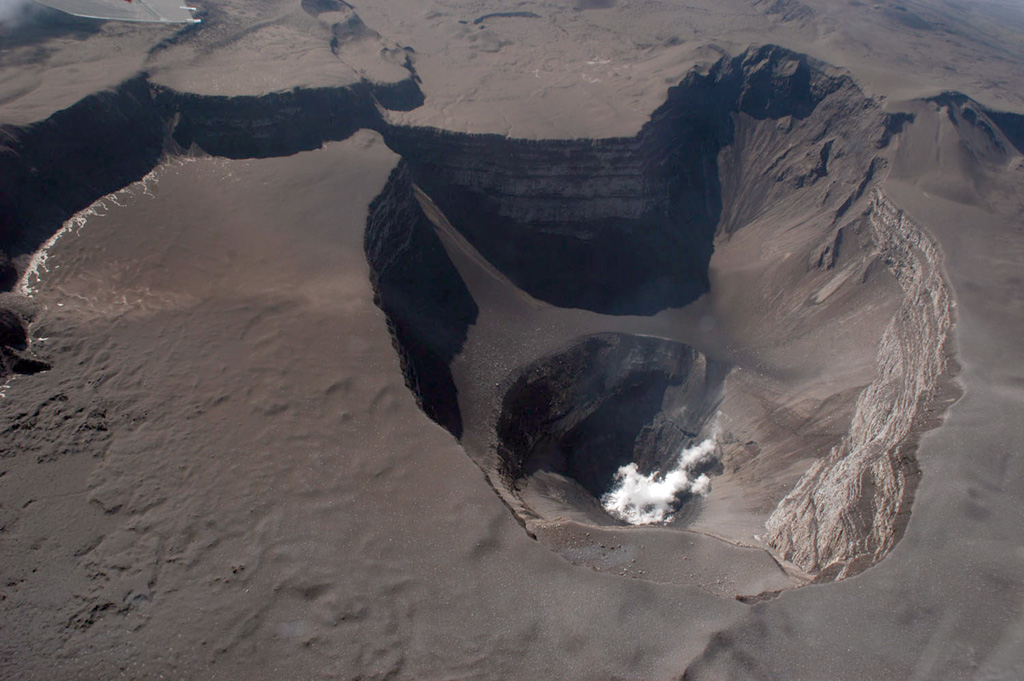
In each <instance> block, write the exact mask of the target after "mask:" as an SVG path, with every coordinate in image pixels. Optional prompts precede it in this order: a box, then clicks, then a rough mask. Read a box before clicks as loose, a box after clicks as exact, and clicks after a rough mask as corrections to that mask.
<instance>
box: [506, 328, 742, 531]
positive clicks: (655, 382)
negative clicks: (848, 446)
mask: <svg viewBox="0 0 1024 681" xmlns="http://www.w3.org/2000/svg"><path fill="white" fill-rule="evenodd" d="M726 371H727V367H725V366H723V365H720V364H718V363H716V362H714V361H709V360H708V359H707V358H706V357H705V356H704V355H702V354H701V353H699V352H698V351H696V350H694V349H693V348H691V347H688V346H686V345H683V344H681V343H674V342H671V341H666V340H661V339H657V338H648V337H640V336H629V335H624V334H601V335H597V336H590V337H587V338H584V339H581V340H580V341H579V342H578V343H576V344H574V345H573V346H572V347H570V348H568V349H566V350H564V351H562V352H559V353H556V354H555V355H552V356H550V357H546V358H544V359H541V360H539V361H538V362H536V363H534V364H533V365H531V366H528V367H525V368H523V369H522V370H520V371H517V372H516V373H515V375H514V376H512V377H510V379H509V381H508V385H507V388H506V390H505V396H504V399H503V401H502V410H501V415H500V416H499V418H498V422H497V427H496V431H497V437H498V446H497V451H498V454H499V456H500V460H501V466H502V471H501V480H502V481H503V484H504V485H505V486H506V489H507V491H508V492H509V494H510V495H512V496H513V497H518V498H519V500H520V502H523V500H522V497H521V496H520V495H519V494H518V492H519V491H520V489H521V488H522V486H523V485H524V484H525V483H527V482H528V481H529V478H531V477H532V476H534V475H536V474H538V473H554V474H557V475H558V476H561V477H562V478H564V479H566V480H570V481H572V482H573V483H575V484H574V485H572V488H573V489H575V490H576V493H575V494H569V495H560V500H561V503H564V504H567V505H569V506H577V507H581V508H582V509H583V510H587V508H593V507H595V506H596V505H595V504H594V503H593V502H594V501H595V500H600V499H601V498H602V496H603V495H604V494H606V493H607V492H609V491H610V490H611V489H612V487H613V483H614V481H615V475H616V473H617V471H618V470H619V468H620V467H622V466H626V465H628V464H630V463H635V464H636V465H637V467H638V470H639V472H640V473H641V474H643V475H650V474H653V473H658V472H662V471H665V470H667V469H670V468H672V467H673V465H675V463H676V460H677V459H678V456H679V454H680V452H681V451H682V450H683V449H684V447H686V446H689V445H692V444H693V443H694V442H695V441H696V440H697V439H698V438H700V437H701V436H702V435H704V434H706V431H707V430H708V428H709V420H710V419H711V417H712V416H713V414H714V410H715V405H716V402H717V399H718V397H719V393H720V390H721V385H722V379H723V378H724V376H725V373H726ZM577 486H578V487H577ZM523 504H524V508H522V509H521V511H520V512H521V513H522V514H524V515H526V516H527V517H529V516H531V515H534V516H539V515H541V514H540V513H537V512H535V511H534V510H533V509H530V508H529V506H528V502H523Z"/></svg>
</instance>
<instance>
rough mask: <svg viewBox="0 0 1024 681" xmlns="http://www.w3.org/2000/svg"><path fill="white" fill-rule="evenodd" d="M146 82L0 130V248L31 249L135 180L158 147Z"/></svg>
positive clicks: (158, 124)
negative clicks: (74, 216) (91, 205)
mask: <svg viewBox="0 0 1024 681" xmlns="http://www.w3.org/2000/svg"><path fill="white" fill-rule="evenodd" d="M163 130H164V126H163V119H162V116H161V115H160V112H159V111H158V110H157V108H156V107H155V106H154V104H153V100H152V97H151V96H150V90H149V86H148V84H147V83H146V82H145V80H143V79H142V78H136V79H133V80H130V81H128V82H126V83H124V84H123V85H121V86H120V87H118V88H117V89H116V90H114V91H110V92H102V93H99V94H96V95H92V96H90V97H87V98H85V99H83V100H82V101H80V102H78V103H77V104H75V105H74V106H72V107H70V108H68V109H64V110H63V111H59V112H57V113H56V114H54V115H53V116H51V117H50V118H48V119H46V120H45V121H42V122H40V123H36V124H33V125H30V126H27V127H24V128H13V127H5V128H4V129H3V130H2V131H0V134H2V140H0V159H2V161H0V246H2V247H4V248H5V249H6V250H7V251H8V252H9V253H10V254H12V255H18V254H20V253H24V252H29V251H33V250H35V249H36V248H37V247H38V246H39V244H41V243H42V242H43V241H45V240H46V239H47V238H48V237H49V236H50V235H51V234H53V232H55V231H56V230H57V229H59V228H60V225H61V224H62V223H63V222H64V221H65V220H67V219H68V218H69V217H70V216H72V215H74V214H75V213H76V212H78V211H79V210H82V209H83V208H85V207H87V206H88V205H89V204H91V203H92V202H93V201H95V200H96V199H98V198H99V197H101V196H104V195H105V194H109V193H110V192H113V191H116V190H118V189H120V188H122V187H124V186H125V185H128V184H131V183H132V182H134V181H135V180H138V179H139V178H141V177H142V176H143V175H145V174H146V173H147V172H149V171H150V170H151V169H152V168H153V166H155V165H156V163H157V161H158V160H159V158H160V154H161V153H162V151H163Z"/></svg>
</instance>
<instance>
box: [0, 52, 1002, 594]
mask: <svg viewBox="0 0 1024 681" xmlns="http://www.w3.org/2000/svg"><path fill="white" fill-rule="evenodd" d="M422 101H423V100H422V93H420V91H419V89H418V86H417V84H416V81H415V78H414V77H410V79H408V80H406V81H402V82H401V83H399V84H393V85H388V86H377V85H374V84H372V83H369V82H362V83H358V84H356V85H353V86H351V87H349V88H344V89H338V90H331V89H322V90H295V91H292V92H284V93H277V94H273V95H266V96H253V97H235V98H231V97H209V96H201V95H189V94H183V93H178V92H175V91H173V90H171V89H169V88H166V87H161V86H157V85H153V84H150V83H148V82H146V80H145V79H144V78H138V79H135V80H133V81H130V82H128V83H125V84H124V85H123V86H122V87H120V88H119V89H117V90H116V91H113V92H109V93H104V94H101V95H96V96H94V97H91V98H89V99H87V100H85V101H83V102H82V103H80V104H79V105H76V106H75V107H72V108H71V109H68V110H65V111H63V112H60V113H59V114H57V115H55V116H54V117H52V118H51V119H50V120H47V121H45V122H43V123H41V124H38V125H35V126H29V127H27V128H9V129H6V130H5V142H4V145H5V146H4V154H5V158H7V159H8V160H10V163H5V164H4V165H3V176H2V177H0V182H2V184H3V186H4V188H5V192H4V197H5V205H4V209H5V210H4V223H3V224H2V225H0V228H2V229H3V241H4V243H5V244H6V245H7V250H8V251H9V252H10V253H11V254H12V255H13V256H15V257H16V258H17V257H18V256H21V258H22V259H24V258H25V257H26V256H27V254H29V253H31V252H33V251H34V250H35V249H37V248H38V247H39V245H40V244H41V243H42V242H43V241H44V240H45V239H46V238H48V237H49V235H51V234H53V233H54V232H55V231H56V230H57V229H58V228H59V227H60V225H61V224H62V223H63V222H64V221H66V220H68V219H69V218H70V217H71V216H72V215H73V214H74V213H76V212H77V211H79V210H81V209H83V208H84V207H86V206H88V205H89V203H91V202H92V201H94V200H96V199H97V198H99V197H101V196H103V195H104V194H106V193H108V192H110V191H112V190H113V189H116V188H118V187H121V186H124V185H125V184H127V183H128V182H130V181H133V180H136V179H138V178H139V177H141V176H142V175H144V174H145V173H146V172H148V171H149V170H150V169H151V168H152V167H153V166H154V165H155V164H156V163H157V161H158V160H159V158H160V157H161V155H162V154H168V153H170V154H185V153H192V154H200V153H205V154H212V155H220V156H225V157H228V158H263V157H273V156H284V155H289V154H294V153H297V152H299V151H302V150H308V149H315V148H317V147H319V146H320V145H321V144H322V143H324V142H325V141H328V140H337V139H344V138H346V137H348V136H350V135H351V134H352V133H353V132H354V131H355V130H357V129H361V128H362V129H370V130H373V131H376V132H377V133H378V134H380V135H381V136H382V137H383V139H384V141H385V143H386V144H387V145H388V146H389V147H390V148H391V149H392V150H393V151H395V152H396V153H397V154H398V155H399V156H400V157H401V159H402V160H401V161H400V162H399V164H398V166H397V167H396V168H395V169H394V171H393V172H392V174H391V177H390V179H389V181H388V182H387V184H386V186H385V187H384V189H383V191H382V192H381V193H380V195H379V196H378V197H377V198H376V200H375V201H374V202H373V204H372V205H371V206H370V212H369V217H368V219H367V224H366V232H365V252H366V258H367V262H368V263H369V268H370V278H371V281H372V284H373V288H374V291H375V296H376V298H375V300H376V302H377V304H378V305H379V307H380V308H381V309H382V310H383V311H384V313H385V315H386V317H387V320H388V325H389V329H390V331H391V334H392V338H393V342H394V347H395V350H396V352H397V353H398V354H399V356H400V359H401V363H402V368H403V371H404V374H405V378H406V383H407V385H408V387H409V389H410V390H411V391H412V392H413V393H414V394H415V396H416V398H417V400H418V402H419V404H420V406H421V407H422V409H423V411H424V412H425V413H426V414H427V415H428V416H429V417H430V418H432V419H433V420H434V421H436V422H437V423H438V424H440V425H441V426H443V427H444V428H445V429H447V430H448V431H449V432H450V433H451V434H452V436H454V437H455V438H457V439H459V440H460V441H461V442H462V444H463V446H464V448H465V450H466V452H467V454H468V455H469V456H470V457H471V458H472V459H473V460H474V461H475V462H476V463H477V464H478V465H479V466H480V468H481V470H482V471H483V472H484V474H485V475H486V476H487V478H488V480H489V481H490V483H491V485H492V487H493V488H494V490H495V492H496V493H497V494H498V495H499V496H500V497H501V498H502V500H503V501H504V502H505V503H506V505H507V506H508V507H509V509H510V511H511V512H512V513H514V514H515V515H516V517H517V518H518V519H519V521H520V522H521V524H522V525H523V526H524V528H525V529H526V531H527V532H529V533H530V534H531V535H532V536H534V537H536V538H538V539H539V540H541V541H542V542H544V543H545V544H546V545H547V546H549V547H550V548H551V549H552V550H554V551H556V552H558V553H559V554H561V555H563V556H564V557H566V558H567V559H569V560H572V561H574V562H579V563H581V564H587V565H590V566H591V567H594V565H595V564H596V563H595V562H594V561H595V560H597V558H594V557H593V556H590V557H589V558H588V557H585V556H584V557H582V558H581V556H583V554H582V553H581V552H580V551H579V541H581V537H590V536H591V533H593V532H598V531H599V530H598V528H603V530H601V531H612V532H620V531H638V532H640V531H643V532H648V533H653V534H651V535H650V537H651V539H650V541H652V542H657V541H674V539H671V538H670V539H666V537H669V536H670V535H678V533H689V534H686V535H685V536H693V537H699V538H700V541H701V542H704V543H703V544H702V546H705V547H707V546H712V545H713V547H714V548H707V549H706V550H708V551H712V550H713V551H718V552H725V553H724V554H723V555H727V554H729V552H745V553H744V555H746V553H748V552H750V551H759V552H767V553H768V554H770V556H772V560H771V561H767V562H765V563H764V566H765V567H764V570H768V571H771V570H775V571H779V572H780V574H781V573H784V574H785V575H786V579H787V580H789V581H785V580H783V581H780V582H778V583H780V584H784V585H788V586H796V585H798V584H801V583H805V582H807V581H809V580H813V579H826V580H827V579H835V578H842V577H846V576H849V575H852V574H855V573H856V572H857V571H859V570H862V569H864V568H866V567H868V566H870V565H872V564H874V563H876V562H877V561H878V560H881V559H882V558H883V557H884V556H885V555H886V553H887V552H888V551H889V550H890V549H891V548H892V546H893V545H894V543H895V542H896V541H897V540H898V538H899V536H900V533H901V531H902V528H903V526H905V523H906V519H907V517H908V514H909V509H910V505H911V502H912V497H913V490H914V486H915V482H916V479H917V477H918V476H919V475H920V473H919V469H918V468H917V465H916V463H915V458H914V451H915V438H916V437H917V435H918V434H919V433H920V432H921V430H922V429H923V428H926V427H929V426H932V425H935V424H936V423H937V422H938V418H939V416H940V415H941V413H942V410H943V409H944V408H945V407H946V406H948V404H950V403H951V401H952V400H954V399H955V398H956V395H957V393H956V389H955V384H954V383H953V382H952V379H951V377H952V376H953V374H954V373H955V368H956V366H955V362H954V361H953V360H952V348H951V342H950V330H951V328H952V327H953V324H954V310H953V303H952V299H951V297H950V294H949V291H948V286H947V284H946V282H945V279H944V276H943V274H942V256H941V253H940V251H939V250H938V248H937V247H936V246H935V244H934V243H933V242H932V241H931V239H930V238H929V237H928V235H927V234H926V233H925V232H924V231H923V230H922V229H921V228H920V227H919V226H918V225H917V224H915V223H914V222H913V220H911V219H910V218H909V217H908V216H906V215H905V214H904V213H903V212H902V211H901V210H900V209H899V207H897V206H895V205H894V204H893V203H892V202H891V201H890V200H889V199H888V198H887V197H886V196H885V194H884V193H883V192H882V190H881V180H882V179H883V178H884V175H885V173H886V172H887V169H888V168H889V165H890V163H891V160H892V157H893V154H894V147H895V145H894V144H893V140H894V139H896V138H897V137H898V136H899V134H900V131H901V128H902V126H903V125H904V124H906V123H907V121H908V120H910V117H909V116H907V115H904V114H899V113H896V114H890V113H887V112H885V111H884V110H883V109H882V108H881V106H880V105H879V103H878V102H876V101H874V100H872V99H871V98H869V97H868V96H866V95H865V94H864V93H863V92H862V91H861V90H860V89H859V88H858V87H857V85H856V84H855V83H854V82H853V81H852V80H851V79H850V78H849V77H848V76H846V75H844V74H842V73H839V72H837V71H836V70H834V69H831V68H830V67H828V66H827V65H825V64H823V63H820V62H816V61H814V60H812V59H810V58H808V57H805V56H803V55H800V54H796V53H793V52H789V51H787V50H784V49H781V48H778V47H773V46H765V47H760V48H755V49H751V50H749V51H747V52H745V53H743V54H741V55H739V56H735V57H731V56H725V57H723V58H722V59H720V60H719V61H717V62H716V63H714V64H713V65H711V66H710V67H708V68H705V69H702V70H698V71H694V72H692V73H691V74H690V75H689V76H687V77H686V78H685V79H684V80H683V81H682V82H681V83H680V84H679V85H677V86H675V87H672V88H670V89H669V91H668V95H667V99H666V102H665V104H664V105H663V106H662V107H660V108H659V109H658V110H657V111H655V112H654V113H653V115H652V116H651V118H650V121H649V122H648V123H647V124H646V125H645V126H644V127H643V128H642V130H641V131H640V132H639V133H638V134H637V135H636V136H633V137H624V138H607V139H571V140H521V139H509V138H505V137H502V136H498V135H474V134H461V133H455V132H449V131H442V130H436V129H426V128H415V127H409V126H400V125H394V124H391V123H389V122H388V121H387V116H386V109H388V108H390V109H395V110H407V109H410V108H415V107H416V106H418V105H419V104H420V103H422ZM949 106H950V107H954V108H955V107H960V108H963V107H969V106H970V104H969V103H968V102H966V100H964V101H954V102H951V103H949ZM979 111H980V110H979V109H978V108H977V107H974V108H972V109H971V112H972V117H973V118H971V120H966V119H965V122H964V125H975V126H977V125H981V124H984V125H986V126H988V125H991V126H992V127H993V128H997V127H998V126H996V125H995V124H994V123H992V122H991V120H990V119H988V117H987V114H986V113H985V112H983V111H980V112H979ZM986 120H988V122H985V121H986ZM97 121H103V122H104V125H96V122H97ZM113 128H116V129H117V131H118V134H117V135H110V134H107V133H108V132H109V131H110V129H113ZM83 130H84V131H87V133H86V134H84V135H83V134H81V133H80V132H75V131H83ZM115 138H116V139H118V140H120V142H119V143H118V144H117V145H115V146H113V147H112V146H111V145H110V143H109V140H110V139H115ZM72 139H73V143H72V141H71V140H72ZM57 148H63V149H65V152H63V153H61V154H59V155H58V154H57V153H56V152H55V149H57ZM98 150H102V153H100V151H98ZM58 156H59V157H60V158H58ZM8 189H9V190H10V191H6V190H8ZM15 335H17V334H15ZM19 352H21V350H20V349H19ZM708 441H710V442H711V443H712V444H713V452H712V453H711V455H709V456H706V457H703V458H701V459H700V460H699V461H696V463H694V465H693V466H691V469H690V470H689V471H688V473H687V475H688V476H690V477H688V478H686V480H687V481H688V482H689V483H693V482H694V481H695V480H697V479H700V478H702V477H703V478H706V479H707V480H708V481H709V482H708V484H707V485H703V484H702V487H701V488H700V489H699V491H694V490H695V489H696V488H695V487H694V486H693V485H692V484H689V486H685V487H681V488H680V490H679V493H678V494H677V495H675V497H674V498H673V500H672V505H671V509H670V512H669V513H668V515H667V518H666V520H667V522H663V523H661V524H659V525H658V528H652V527H646V528H629V529H625V528H626V526H627V523H625V522H624V521H623V520H622V519H621V518H619V517H615V516H614V515H610V514H609V513H608V512H606V507H605V506H604V505H602V499H604V498H606V496H607V495H608V494H609V493H610V492H612V491H613V490H614V488H615V485H616V484H617V481H618V480H620V479H621V477H622V469H623V468H624V467H626V468H628V467H629V466H631V465H632V466H634V470H635V472H636V474H637V475H642V476H647V479H648V480H652V481H656V482H657V481H663V480H664V479H665V478H666V477H667V476H668V475H669V474H670V473H671V471H672V470H673V469H674V467H676V466H677V465H679V461H680V457H681V456H682V453H683V452H684V451H688V450H690V449H692V448H695V447H699V446H701V445H702V443H704V442H708ZM708 487H709V488H710V491H708ZM709 537H710V538H712V541H711V543H710V544H708V538H709ZM588 555H589V554H588ZM595 555H596V554H595ZM606 559H607V556H604V557H602V558H601V560H606ZM776 561H777V563H776ZM665 569H667V568H665ZM633 576H638V575H633ZM640 578H647V579H653V580H654V581H659V580H660V579H662V578H664V579H668V580H669V581H671V580H672V579H675V578H674V577H665V572H664V569H663V570H662V571H661V572H659V569H658V568H654V567H652V568H651V570H649V571H647V572H645V573H644V574H643V575H642V576H640ZM754 581H755V582H756V581H757V580H754ZM777 581H778V580H777ZM758 583H760V582H758ZM745 588H746V587H745V586H742V585H741V586H739V587H737V589H738V590H737V592H736V593H731V594H723V595H753V594H747V593H745V592H744V591H743V589H745ZM751 588H753V587H751Z"/></svg>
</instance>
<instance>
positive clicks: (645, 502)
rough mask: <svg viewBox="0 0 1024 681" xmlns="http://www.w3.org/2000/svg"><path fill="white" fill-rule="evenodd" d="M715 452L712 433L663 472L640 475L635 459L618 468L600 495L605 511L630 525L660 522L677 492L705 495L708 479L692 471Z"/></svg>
mask: <svg viewBox="0 0 1024 681" xmlns="http://www.w3.org/2000/svg"><path fill="white" fill-rule="evenodd" d="M714 452H715V438H714V436H712V437H710V438H708V439H707V440H704V441H703V442H701V443H700V444H699V445H695V446H693V447H688V448H686V449H684V450H683V451H682V452H680V453H679V461H678V462H676V465H675V467H674V468H673V469H672V470H670V471H668V472H666V473H665V474H664V475H660V474H658V473H651V474H650V475H641V473H640V470H639V469H638V468H637V465H636V464H635V463H631V464H628V465H626V466H622V467H621V468H619V470H618V472H617V473H616V474H615V484H614V486H613V487H612V490H611V491H610V492H608V493H607V494H605V495H604V496H603V497H601V504H602V505H603V506H604V509H605V510H606V511H608V513H609V514H611V515H612V516H614V517H616V518H618V519H619V520H623V521H625V522H627V523H629V524H630V525H650V524H652V523H662V522H665V521H666V520H668V519H671V517H672V511H673V504H675V501H676V498H677V497H678V496H679V495H680V494H684V493H687V492H688V493H690V494H699V495H701V496H704V495H706V494H707V493H708V492H710V491H711V479H710V478H709V477H708V476H707V475H705V474H703V473H701V474H700V475H695V474H694V473H693V471H694V470H695V469H696V468H698V467H699V466H701V465H704V464H706V463H708V461H709V460H710V459H711V457H712V455H713V454H714Z"/></svg>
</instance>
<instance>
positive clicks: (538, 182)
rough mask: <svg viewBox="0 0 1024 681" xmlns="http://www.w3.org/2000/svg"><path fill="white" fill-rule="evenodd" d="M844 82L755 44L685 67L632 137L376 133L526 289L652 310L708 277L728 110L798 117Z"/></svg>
mask: <svg viewBox="0 0 1024 681" xmlns="http://www.w3.org/2000/svg"><path fill="white" fill-rule="evenodd" d="M843 88H852V89H855V88H853V84H852V82H851V81H849V79H846V78H840V77H830V76H826V75H825V74H824V73H822V72H821V71H820V70H816V69H815V68H814V66H813V65H812V64H811V63H810V62H809V61H808V60H807V59H806V58H805V57H802V56H799V55H794V54H793V53H790V52H788V51H785V50H782V49H779V48H774V47H766V48H762V49H759V50H753V51H750V52H748V53H746V54H745V55H743V56H741V57H737V58H734V59H725V60H722V61H720V62H719V63H718V64H716V65H715V66H714V67H713V68H712V69H711V70H710V72H709V73H708V74H707V75H699V74H691V75H690V76H688V77H687V78H686V79H685V80H684V81H683V82H682V83H681V84H680V85H679V86H677V87H674V88H671V89H670V90H669V94H668V100H667V102H666V103H665V104H664V105H663V106H662V107H660V108H659V109H658V110H657V111H655V112H654V114H653V115H652V117H651V120H650V122H649V123H647V124H646V125H645V126H644V127H643V129H642V130H641V131H640V133H639V134H638V135H637V136H636V137H632V138H617V139H603V140H552V141H538V142H533V141H527V140H510V139H506V138H503V137H500V136H497V135H464V134H456V133H447V132H441V131H437V130H424V129H410V128H397V127H389V128H388V129H387V130H386V132H385V137H386V140H387V142H388V145H389V146H391V148H392V149H394V150H395V151H396V152H398V153H399V154H401V155H402V156H403V157H404V158H405V159H406V160H407V161H408V163H409V169H410V172H411V174H412V177H413V180H414V181H415V182H416V183H417V184H418V185H419V186H420V187H421V188H423V189H424V190H425V191H426V192H427V194H429V195H430V197H431V198H432V199H433V200H434V202H435V203H437V205H438V206H439V207H440V208H441V210H442V211H443V212H444V213H445V215H446V216H447V217H448V219H449V220H450V221H451V222H452V223H453V224H454V225H455V226H456V227H457V228H458V229H459V230H460V231H461V232H462V233H463V234H464V235H465V236H466V237H467V238H468V239H469V240H470V242H472V244H473V245H474V246H475V247H476V248H477V249H478V250H479V251H480V252H481V253H482V254H483V255H484V256H485V257H487V258H488V259H489V260H490V261H491V262H492V263H493V264H494V265H496V266H497V267H498V268H499V269H501V270H502V271H503V272H504V273H505V274H506V275H507V276H508V277H509V278H510V279H511V280H512V281H513V282H514V283H516V284H517V285H518V286H520V287H521V288H523V289H524V290H526V291H527V292H529V293H530V294H531V295H533V296H535V297H537V298H539V299H541V300H544V301H547V302H550V303H552V304H554V305H558V306H562V307H580V308H585V309H589V310H594V311H597V312H602V313H608V314H653V313H656V312H658V311H660V310H662V309H665V308H668V307H681V306H684V305H686V304H688V303H690V302H692V301H693V300H695V299H696V298H698V297H699V296H700V295H702V294H703V293H706V292H707V291H708V287H709V283H708V265H709V262H710V259H711V253H712V250H713V241H714V236H715V230H716V227H717V226H718V224H719V221H720V217H721V213H722V188H721V182H720V178H719V175H720V172H719V165H718V157H719V153H720V152H721V151H722V150H723V149H724V148H725V147H727V146H728V145H729V144H731V142H732V140H733V128H734V121H733V117H734V115H735V114H738V113H743V114H745V115H747V116H750V117H752V118H755V119H781V118H783V117H789V118H792V119H797V120H801V119H804V118H807V117H808V116H810V115H811V114H812V113H813V112H814V110H815V108H816V107H817V106H818V105H819V103H820V102H821V101H822V100H824V99H825V98H826V97H828V96H829V95H831V94H832V93H834V92H836V91H839V90H841V89H843ZM862 99H863V97H862ZM826 153H827V152H826Z"/></svg>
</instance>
